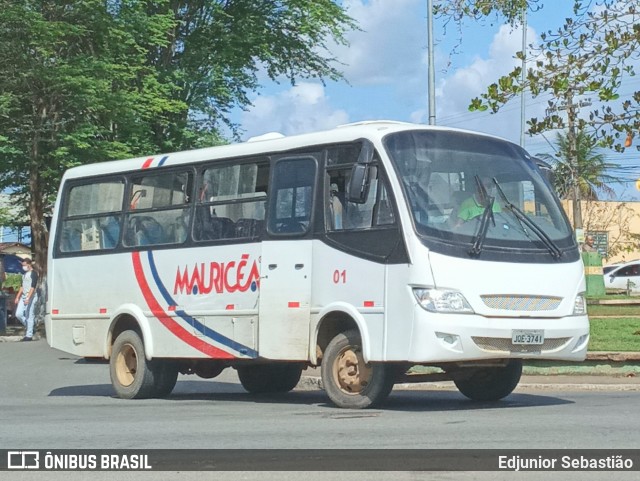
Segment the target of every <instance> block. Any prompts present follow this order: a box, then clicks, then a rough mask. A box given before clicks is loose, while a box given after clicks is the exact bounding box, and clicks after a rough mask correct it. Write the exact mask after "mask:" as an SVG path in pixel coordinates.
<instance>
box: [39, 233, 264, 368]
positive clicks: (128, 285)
mask: <svg viewBox="0 0 640 481" xmlns="http://www.w3.org/2000/svg"><path fill="white" fill-rule="evenodd" d="M259 254H260V244H258V243H253V244H244V245H243V244H235V245H229V246H224V247H216V248H211V247H202V248H196V249H179V250H178V249H166V250H157V251H141V252H135V251H134V252H124V253H117V254H112V255H93V256H83V257H80V258H75V259H65V258H60V259H56V260H55V268H54V269H53V272H52V273H51V276H53V284H52V285H53V286H54V287H53V289H52V295H51V298H50V307H51V313H52V314H51V325H52V328H53V335H52V337H51V339H52V343H51V345H52V347H56V348H61V349H64V350H68V351H69V352H73V353H79V352H80V351H79V349H80V348H78V347H77V345H76V344H77V343H75V344H74V343H73V342H72V344H71V345H70V341H69V340H70V339H73V329H74V326H81V325H83V326H85V336H84V341H83V343H84V344H85V345H87V346H89V345H91V346H100V349H99V350H98V351H97V352H95V353H86V352H84V350H85V349H86V347H83V348H82V349H83V352H82V354H81V355H96V356H98V355H103V347H102V346H104V345H105V342H106V336H107V334H108V332H107V330H106V329H105V327H104V326H101V327H100V328H94V326H95V324H94V323H93V320H94V319H97V318H100V319H102V320H103V321H104V323H105V324H106V325H107V327H108V325H109V324H110V319H112V318H113V316H114V313H116V312H118V311H119V310H121V307H122V306H125V305H128V304H132V305H134V306H138V307H139V308H140V312H141V313H142V314H141V317H144V319H140V318H139V316H134V317H135V318H136V319H138V321H141V322H148V323H149V332H150V333H151V336H152V337H153V339H152V341H153V347H154V349H153V354H154V356H156V357H204V358H221V359H233V358H238V357H240V358H246V357H249V358H254V357H257V352H256V345H257V342H256V332H257V326H256V319H257V303H258V292H259V282H260V279H259V264H258V259H259ZM62 318H64V319H67V320H69V319H73V320H74V322H73V323H69V322H60V319H62ZM89 321H91V322H89ZM101 322H102V321H101ZM76 331H77V328H76ZM147 341H148V340H145V342H147ZM62 346H64V347H62ZM70 347H72V349H70Z"/></svg>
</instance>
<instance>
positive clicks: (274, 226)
mask: <svg viewBox="0 0 640 481" xmlns="http://www.w3.org/2000/svg"><path fill="white" fill-rule="evenodd" d="M315 175H316V161H315V159H313V158H310V157H304V158H295V159H291V158H290V159H282V160H280V161H278V162H277V163H276V166H275V172H274V176H273V187H272V191H273V195H272V198H271V203H270V206H269V208H270V212H271V214H270V216H269V232H271V233H272V234H303V233H305V232H307V231H308V230H309V226H310V223H311V212H312V207H313V205H312V204H313V185H314V182H315Z"/></svg>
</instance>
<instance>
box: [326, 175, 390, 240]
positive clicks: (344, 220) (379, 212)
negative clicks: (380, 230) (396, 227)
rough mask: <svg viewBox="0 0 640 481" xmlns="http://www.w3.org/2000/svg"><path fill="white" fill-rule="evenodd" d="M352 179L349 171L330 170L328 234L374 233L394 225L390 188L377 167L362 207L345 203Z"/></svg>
mask: <svg viewBox="0 0 640 481" xmlns="http://www.w3.org/2000/svg"><path fill="white" fill-rule="evenodd" d="M350 178H351V168H350V167H349V168H344V167H343V168H337V169H331V168H330V169H329V170H327V176H326V182H327V184H329V197H328V201H327V230H329V231H335V230H353V229H371V228H373V227H378V226H385V225H392V224H394V223H395V218H394V214H393V206H392V205H391V202H390V199H389V195H388V193H387V188H386V186H385V185H384V182H382V181H381V179H380V178H379V171H378V168H377V167H376V166H375V165H374V166H371V168H370V170H369V181H370V184H369V192H368V196H367V199H366V201H365V202H364V203H362V204H356V203H354V202H349V201H347V199H346V196H345V192H346V190H347V186H348V185H349V181H350Z"/></svg>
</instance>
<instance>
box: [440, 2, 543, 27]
mask: <svg viewBox="0 0 640 481" xmlns="http://www.w3.org/2000/svg"><path fill="white" fill-rule="evenodd" d="M539 8H541V7H540V0H435V1H434V4H433V10H434V12H435V14H436V15H439V16H440V17H443V18H446V19H449V20H453V21H455V22H457V23H458V24H460V23H461V22H462V21H463V20H464V19H465V18H466V19H472V20H482V19H484V18H487V17H491V16H494V17H495V18H496V19H500V18H501V17H502V19H504V20H506V21H507V22H509V23H511V24H515V23H516V22H518V20H519V19H520V18H521V17H522V12H523V11H524V10H525V9H530V10H537V9H539Z"/></svg>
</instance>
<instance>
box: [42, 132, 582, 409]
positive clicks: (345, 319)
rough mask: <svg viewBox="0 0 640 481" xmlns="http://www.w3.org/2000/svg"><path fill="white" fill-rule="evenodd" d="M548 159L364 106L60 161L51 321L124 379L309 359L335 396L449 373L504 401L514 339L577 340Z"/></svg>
mask: <svg viewBox="0 0 640 481" xmlns="http://www.w3.org/2000/svg"><path fill="white" fill-rule="evenodd" d="M544 167H545V166H544V165H542V163H541V162H540V161H538V160H537V159H535V158H533V157H531V156H530V155H529V154H528V153H527V152H526V151H524V150H523V149H521V148H520V147H519V146H517V145H514V144H512V143H510V142H508V141H505V140H502V139H498V138H495V137H491V136H487V135H482V134H477V133H472V132H467V131H460V130H451V129H443V128H434V127H428V126H422V125H413V124H405V123H399V122H383V121H376V122H362V123H358V124H351V125H347V126H342V127H339V128H336V129H334V130H331V131H326V132H319V133H313V134H305V135H299V136H293V137H284V136H280V135H268V136H265V137H262V138H257V139H252V140H250V141H248V142H246V143H242V144H236V145H227V146H221V147H213V148H207V149H201V150H196V151H186V152H176V153H171V154H166V155H153V156H149V157H142V158H137V159H129V160H122V161H117V162H103V163H97V164H93V165H86V166H81V167H76V168H73V169H70V170H69V171H67V172H66V173H65V175H64V177H63V179H62V184H61V186H60V192H59V195H58V199H57V202H56V205H55V211H54V217H53V221H52V225H51V242H50V247H49V253H48V262H49V276H48V284H47V289H48V299H47V316H46V331H47V340H48V342H49V344H50V345H51V346H52V347H54V348H57V349H60V350H63V351H66V352H69V353H72V354H75V355H78V356H85V357H103V358H105V359H109V362H110V374H111V380H112V384H113V387H114V389H115V392H116V394H117V395H118V396H120V397H123V398H148V397H162V396H168V395H170V393H171V392H172V390H173V389H174V387H175V385H176V382H177V379H178V376H179V375H180V374H183V375H187V374H195V375H197V376H200V377H203V378H213V377H215V376H217V375H219V374H220V373H221V372H222V371H223V370H224V369H226V368H232V369H235V370H236V371H237V374H238V377H239V380H240V382H241V383H242V385H243V386H244V388H245V389H246V390H247V391H249V392H250V393H265V392H286V391H290V390H292V389H294V388H295V386H296V385H297V383H298V381H299V380H300V377H301V375H302V373H303V371H305V370H306V369H310V368H311V369H313V368H318V367H319V369H320V376H321V378H322V384H323V387H324V389H325V391H326V393H327V395H328V396H329V398H330V399H331V401H332V402H333V403H335V404H336V405H337V406H340V407H345V408H366V407H370V406H376V405H380V404H381V403H382V402H383V401H384V400H385V398H386V397H387V396H388V395H389V393H390V392H391V390H392V388H393V385H394V384H395V383H398V382H412V381H421V382H423V381H428V380H443V379H449V380H451V381H453V382H454V383H455V385H456V386H457V387H458V389H459V390H460V392H461V393H462V394H464V395H465V396H467V397H468V398H470V399H473V400H481V401H489V400H499V399H502V398H504V397H505V396H507V395H509V394H510V393H511V392H512V391H513V389H514V388H515V387H516V385H517V384H518V382H519V380H520V376H521V372H522V361H523V360H524V359H558V360H582V359H584V357H585V354H586V349H587V344H588V341H589V324H588V318H587V313H586V305H585V298H584V291H585V279H584V271H583V267H582V263H581V260H580V256H579V252H578V246H577V244H576V241H575V239H574V236H573V234H572V230H571V228H570V226H569V223H568V221H567V218H566V215H565V214H564V211H563V210H562V207H561V205H560V203H559V201H558V199H557V197H556V195H555V194H554V192H553V190H552V189H551V186H550V183H549V181H548V180H547V178H546V177H545V168H544ZM416 365H423V366H431V367H433V368H435V369H428V370H422V373H419V374H412V373H415V372H420V370H415V369H412V370H411V371H409V368H410V367H412V366H416ZM408 371H409V372H408ZM425 373H426V374H425Z"/></svg>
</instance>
